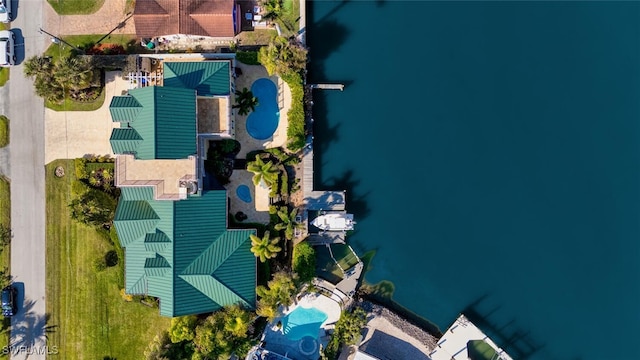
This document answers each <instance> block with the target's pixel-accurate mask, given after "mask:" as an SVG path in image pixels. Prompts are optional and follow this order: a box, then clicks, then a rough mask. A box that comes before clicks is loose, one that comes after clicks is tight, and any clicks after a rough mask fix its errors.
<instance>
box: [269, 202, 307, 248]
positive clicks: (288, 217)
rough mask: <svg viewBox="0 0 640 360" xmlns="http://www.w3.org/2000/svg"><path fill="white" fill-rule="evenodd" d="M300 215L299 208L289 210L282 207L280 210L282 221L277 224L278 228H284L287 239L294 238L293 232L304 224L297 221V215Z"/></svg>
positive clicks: (279, 214)
mask: <svg viewBox="0 0 640 360" xmlns="http://www.w3.org/2000/svg"><path fill="white" fill-rule="evenodd" d="M297 215H298V209H293V210H291V212H290V213H289V212H287V208H286V207H285V208H282V209H281V210H280V211H278V217H279V218H280V221H281V222H280V223H278V224H276V226H275V229H276V230H284V237H285V239H287V240H291V239H293V233H294V230H295V229H299V228H300V227H302V224H299V223H297V222H296V216H297Z"/></svg>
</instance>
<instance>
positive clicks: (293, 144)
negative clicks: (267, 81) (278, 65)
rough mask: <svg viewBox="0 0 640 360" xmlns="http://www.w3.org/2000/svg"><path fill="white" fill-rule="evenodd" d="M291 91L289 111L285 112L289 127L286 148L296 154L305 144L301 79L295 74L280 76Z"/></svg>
mask: <svg viewBox="0 0 640 360" xmlns="http://www.w3.org/2000/svg"><path fill="white" fill-rule="evenodd" d="M282 80H284V81H285V82H286V83H287V85H289V88H290V89H291V109H289V111H288V112H287V119H288V121H289V126H288V127H287V148H288V149H289V150H290V151H292V152H296V151H298V150H301V149H302V148H303V147H304V146H305V144H306V139H305V128H304V123H305V121H304V87H303V85H302V77H301V76H300V75H299V74H297V73H291V72H290V73H287V74H284V75H282Z"/></svg>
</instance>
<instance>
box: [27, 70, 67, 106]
mask: <svg viewBox="0 0 640 360" xmlns="http://www.w3.org/2000/svg"><path fill="white" fill-rule="evenodd" d="M33 86H34V88H35V91H36V95H38V96H40V97H42V98H43V99H45V100H49V101H51V102H54V103H59V102H61V101H62V100H63V99H64V89H63V88H62V87H61V86H59V85H58V84H57V83H56V82H54V81H53V77H52V76H46V77H45V76H38V77H36V80H35V81H34V83H33Z"/></svg>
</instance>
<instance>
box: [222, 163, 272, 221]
mask: <svg viewBox="0 0 640 360" xmlns="http://www.w3.org/2000/svg"><path fill="white" fill-rule="evenodd" d="M252 178H253V174H252V173H250V172H249V171H247V170H233V174H231V177H230V178H229V183H228V184H226V185H225V186H224V188H225V189H227V196H228V197H229V213H230V214H233V215H235V213H237V212H238V211H242V212H243V213H245V214H246V215H247V220H245V221H244V222H258V223H262V224H266V223H268V222H269V205H268V204H269V192H268V190H267V192H266V197H267V198H266V200H265V199H264V197H265V194H264V193H261V192H259V193H258V194H256V187H255V186H254V185H253V182H252V180H251V179H252ZM240 185H246V186H247V187H248V188H249V191H251V200H252V201H251V202H244V201H242V200H240V198H239V197H238V196H237V195H236V189H237V188H238V186H240ZM265 201H266V204H267V205H266V209H264V210H262V208H264V207H265V206H264V205H263V204H264V203H265ZM257 207H260V208H259V209H256V208H257Z"/></svg>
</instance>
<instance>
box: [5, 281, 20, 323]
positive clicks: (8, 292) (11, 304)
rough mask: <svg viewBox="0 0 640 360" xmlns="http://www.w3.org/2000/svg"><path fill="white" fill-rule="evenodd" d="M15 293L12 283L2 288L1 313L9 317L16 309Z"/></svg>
mask: <svg viewBox="0 0 640 360" xmlns="http://www.w3.org/2000/svg"><path fill="white" fill-rule="evenodd" d="M16 293H17V290H16V288H14V287H13V285H9V286H7V287H6V288H4V289H2V315H4V316H6V317H9V316H13V315H14V314H15V313H16V312H17V311H18V308H17V304H16Z"/></svg>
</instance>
